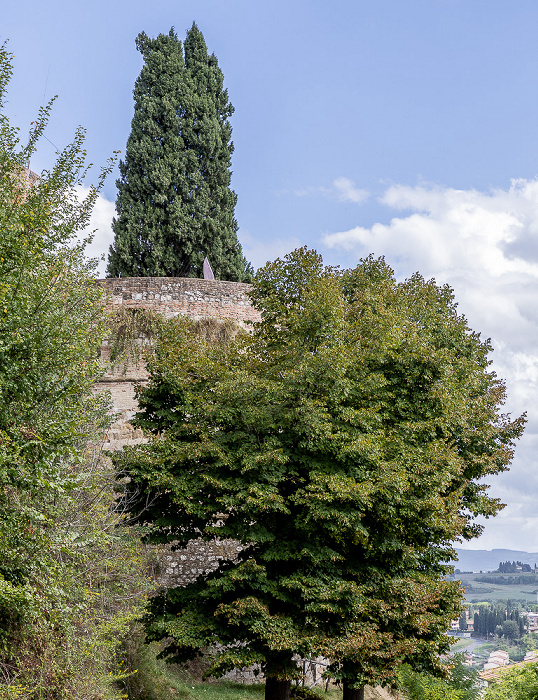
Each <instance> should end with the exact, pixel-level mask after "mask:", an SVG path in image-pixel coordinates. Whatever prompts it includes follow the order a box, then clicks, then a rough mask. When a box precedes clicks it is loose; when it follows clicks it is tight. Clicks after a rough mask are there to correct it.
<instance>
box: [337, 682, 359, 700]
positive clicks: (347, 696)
mask: <svg viewBox="0 0 538 700" xmlns="http://www.w3.org/2000/svg"><path fill="white" fill-rule="evenodd" d="M342 700H364V686H362V688H350V687H349V686H348V684H347V683H346V682H345V681H344V695H343V697H342Z"/></svg>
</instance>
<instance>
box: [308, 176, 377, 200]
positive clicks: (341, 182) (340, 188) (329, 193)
mask: <svg viewBox="0 0 538 700" xmlns="http://www.w3.org/2000/svg"><path fill="white" fill-rule="evenodd" d="M294 194H295V196H296V197H312V196H316V195H319V194H321V195H323V196H325V197H330V198H332V199H336V200H338V201H339V202H353V203H355V204H362V203H363V202H365V201H366V200H367V199H368V198H369V196H370V193H369V192H368V190H362V189H360V188H358V187H355V183H354V182H353V180H350V179H349V178H347V177H337V178H336V179H335V180H333V182H332V185H331V187H306V188H305V189H302V190H295V192H294Z"/></svg>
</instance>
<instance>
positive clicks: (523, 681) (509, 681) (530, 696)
mask: <svg viewBox="0 0 538 700" xmlns="http://www.w3.org/2000/svg"><path fill="white" fill-rule="evenodd" d="M537 696H538V664H535V663H533V664H527V665H524V666H517V667H515V668H512V669H510V670H506V672H503V673H502V675H501V676H500V678H499V679H498V680H497V682H496V683H494V684H493V685H490V686H489V688H488V689H487V691H486V695H485V700H501V698H502V700H534V698H536V697H537Z"/></svg>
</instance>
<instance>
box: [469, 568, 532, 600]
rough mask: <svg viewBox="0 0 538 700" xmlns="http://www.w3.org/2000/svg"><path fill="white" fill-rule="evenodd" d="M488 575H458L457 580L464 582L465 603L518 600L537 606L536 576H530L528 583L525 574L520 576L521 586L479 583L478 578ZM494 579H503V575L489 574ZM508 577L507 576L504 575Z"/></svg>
mask: <svg viewBox="0 0 538 700" xmlns="http://www.w3.org/2000/svg"><path fill="white" fill-rule="evenodd" d="M484 575H486V574H476V573H474V574H456V576H455V578H456V579H459V580H460V581H461V582H462V585H463V586H464V588H465V601H466V602H467V603H479V602H482V601H489V602H496V601H498V600H506V599H508V598H510V599H511V600H518V601H520V602H521V603H529V604H532V603H534V604H536V594H535V593H534V591H535V590H536V589H537V588H538V586H537V585H536V583H535V582H534V580H535V574H528V576H527V578H528V579H529V582H528V583H525V581H524V578H525V574H522V575H521V574H519V575H520V576H521V578H522V582H521V583H519V584H510V585H506V584H505V585H501V584H497V583H493V582H488V583H486V582H483V581H477V580H476V577H477V576H478V577H480V576H484ZM487 576H488V577H491V578H492V579H495V578H498V579H500V578H502V576H503V574H487ZM504 576H505V577H506V574H504Z"/></svg>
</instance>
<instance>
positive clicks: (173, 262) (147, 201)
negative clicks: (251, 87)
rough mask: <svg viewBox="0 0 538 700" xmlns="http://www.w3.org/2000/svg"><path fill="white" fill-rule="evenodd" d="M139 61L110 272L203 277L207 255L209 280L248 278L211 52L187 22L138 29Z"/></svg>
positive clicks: (227, 109)
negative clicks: (182, 32) (181, 34)
mask: <svg viewBox="0 0 538 700" xmlns="http://www.w3.org/2000/svg"><path fill="white" fill-rule="evenodd" d="M136 45H137V48H138V50H139V51H140V52H141V54H142V56H143V58H144V67H143V68H142V71H141V73H140V76H139V77H138V79H137V81H136V84H135V89H134V100H135V112H134V117H133V121H132V127H131V134H130V136H129V139H128V141H127V151H126V156H125V161H123V162H120V173H121V177H120V179H119V180H118V181H117V185H118V199H117V202H116V209H117V214H118V216H117V219H115V220H114V223H113V229H114V234H115V238H114V243H113V245H112V246H111V248H110V257H109V263H108V274H109V275H110V276H121V275H123V276H131V277H145V276H155V277H162V276H178V277H202V276H203V261H204V258H205V257H206V256H207V257H208V259H209V260H210V263H211V266H212V269H213V272H214V274H215V277H216V278H217V279H225V280H232V281H237V282H241V281H249V280H250V277H251V272H252V268H251V267H250V265H249V264H248V263H247V262H246V261H245V258H244V257H243V254H242V252H241V246H240V244H239V242H238V240H237V222H236V220H235V218H234V210H235V204H236V200H237V197H236V195H235V193H234V192H233V191H232V190H231V189H230V179H231V171H230V166H231V155H232V152H233V144H232V141H231V133H232V128H231V126H230V122H229V117H230V116H231V114H232V113H233V107H232V105H231V104H230V102H229V101H228V93H227V91H226V90H225V89H224V87H223V76H222V72H221V70H220V68H219V66H218V63H217V59H216V57H215V56H214V55H213V54H212V55H211V56H209V55H208V53H207V47H206V44H205V41H204V38H203V36H202V33H201V32H200V30H199V29H198V27H197V26H196V25H195V24H193V26H192V28H191V29H190V30H189V31H188V32H187V37H186V40H185V43H184V46H182V44H181V42H180V41H179V40H178V38H177V36H176V34H175V32H174V31H173V30H170V32H169V34H159V36H158V37H157V38H156V39H150V38H149V37H148V36H147V35H146V34H145V33H143V32H142V33H141V34H139V35H138V38H137V40H136Z"/></svg>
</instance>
